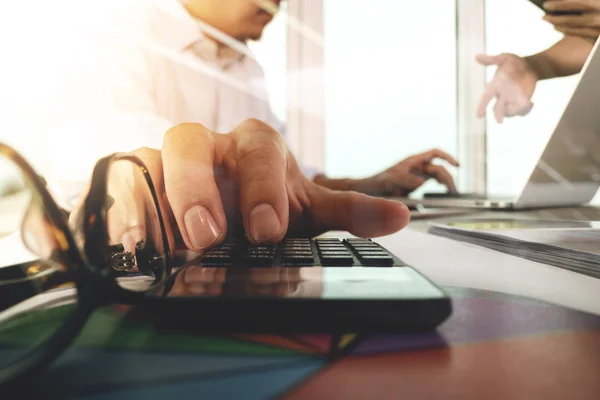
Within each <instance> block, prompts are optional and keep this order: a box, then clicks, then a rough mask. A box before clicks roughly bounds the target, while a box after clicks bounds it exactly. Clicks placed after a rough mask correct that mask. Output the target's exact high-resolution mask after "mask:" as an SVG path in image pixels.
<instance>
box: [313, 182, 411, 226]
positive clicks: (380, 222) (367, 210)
mask: <svg viewBox="0 0 600 400" xmlns="http://www.w3.org/2000/svg"><path fill="white" fill-rule="evenodd" d="M311 197H313V198H312V205H313V207H312V210H311V213H312V217H313V221H315V224H317V226H315V228H317V229H318V230H324V231H327V230H342V231H348V232H350V233H351V234H353V235H356V236H360V237H379V236H385V235H390V234H392V233H395V232H398V231H399V230H400V229H402V228H404V227H405V226H406V225H407V224H408V222H409V221H410V211H409V210H408V208H407V207H406V206H405V205H404V204H403V203H401V202H399V201H392V200H386V199H382V198H376V197H370V196H367V195H364V194H361V193H357V192H349V191H343V192H342V191H333V190H329V189H326V188H323V187H317V188H315V191H314V193H313V196H311Z"/></svg>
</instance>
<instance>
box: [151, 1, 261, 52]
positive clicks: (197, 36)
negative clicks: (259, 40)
mask: <svg viewBox="0 0 600 400" xmlns="http://www.w3.org/2000/svg"><path fill="white" fill-rule="evenodd" d="M155 2H156V3H157V6H158V14H157V16H156V20H155V21H152V24H153V26H154V27H155V31H156V33H157V40H159V41H160V42H161V43H163V44H164V45H166V46H168V47H169V48H171V49H172V50H175V51H178V52H183V51H186V50H190V49H193V50H194V53H195V54H197V55H199V56H201V57H202V58H204V59H207V60H210V61H216V62H219V63H226V64H231V63H235V62H241V61H243V59H244V58H245V57H246V56H247V55H250V54H251V53H250V49H249V48H248V47H247V46H246V45H244V44H241V43H239V42H237V43H236V44H235V45H236V47H237V49H239V50H240V51H238V50H236V49H234V48H231V47H227V48H226V50H225V51H224V52H223V51H222V52H221V56H222V57H221V59H220V60H219V59H218V58H217V52H218V46H217V44H216V43H215V42H214V41H213V40H212V39H209V38H208V37H207V36H206V33H207V32H209V31H210V32H211V33H212V34H213V36H222V37H226V34H224V33H223V32H221V31H218V30H217V29H216V28H214V27H212V26H210V25H208V24H206V23H205V22H203V21H199V20H197V19H195V18H194V17H192V16H191V15H190V14H189V13H188V12H187V10H186V9H185V7H184V6H183V4H182V0H155ZM230 40H231V41H235V39H230Z"/></svg>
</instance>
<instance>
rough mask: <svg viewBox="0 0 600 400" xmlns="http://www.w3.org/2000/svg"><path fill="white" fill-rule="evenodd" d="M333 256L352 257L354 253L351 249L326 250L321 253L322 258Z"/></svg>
mask: <svg viewBox="0 0 600 400" xmlns="http://www.w3.org/2000/svg"><path fill="white" fill-rule="evenodd" d="M332 256H346V257H352V254H351V253H350V252H349V251H326V252H323V253H321V258H323V257H332Z"/></svg>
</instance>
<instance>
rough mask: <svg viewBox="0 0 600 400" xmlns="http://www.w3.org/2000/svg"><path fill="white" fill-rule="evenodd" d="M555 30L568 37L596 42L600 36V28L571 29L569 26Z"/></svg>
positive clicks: (557, 27)
mask: <svg viewBox="0 0 600 400" xmlns="http://www.w3.org/2000/svg"><path fill="white" fill-rule="evenodd" d="M554 29H556V31H558V32H561V33H564V34H565V35H567V36H578V37H583V38H586V39H592V40H596V39H597V38H598V36H599V35H600V28H570V27H567V26H556V27H555V28H554Z"/></svg>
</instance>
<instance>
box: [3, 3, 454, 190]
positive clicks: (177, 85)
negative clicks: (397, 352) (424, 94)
mask: <svg viewBox="0 0 600 400" xmlns="http://www.w3.org/2000/svg"><path fill="white" fill-rule="evenodd" d="M34 3H38V4H37V5H36V6H35V7H32V10H35V15H27V17H28V19H27V21H29V23H28V24H27V26H30V31H29V37H28V39H29V43H28V44H27V45H21V46H19V52H25V53H26V54H27V55H28V56H29V59H30V62H26V63H25V64H27V68H33V69H34V70H35V73H34V74H32V75H31V76H28V77H27V80H26V82H24V83H23V84H24V85H26V86H28V87H30V88H31V92H32V93H33V95H34V97H35V98H36V99H37V101H35V102H34V103H33V104H27V105H26V107H27V108H28V113H29V117H30V118H35V119H37V120H38V121H39V123H38V125H39V126H38V127H32V128H30V130H31V131H34V132H46V141H45V143H44V145H40V146H41V147H42V149H43V150H44V152H45V153H47V154H46V155H45V156H49V157H50V158H51V160H49V161H47V164H46V165H48V170H47V171H45V172H48V173H49V172H50V170H52V171H53V173H54V175H55V177H56V179H58V180H61V181H62V182H63V187H65V186H66V187H67V188H68V189H67V191H68V193H69V194H75V193H78V192H79V189H80V182H86V181H87V180H88V179H89V176H88V174H89V172H90V171H91V167H92V163H93V161H94V160H95V159H96V158H98V157H99V156H101V155H103V154H107V153H110V152H113V151H114V150H116V149H117V150H118V149H122V150H125V151H129V150H132V149H135V148H139V147H144V146H146V147H151V148H156V149H159V148H161V146H162V142H163V136H164V134H165V132H166V131H167V130H168V129H169V128H171V127H173V126H175V125H177V124H180V123H186V122H198V123H201V124H203V126H205V127H206V128H207V129H209V130H211V131H214V132H221V133H224V132H229V131H231V130H232V129H233V128H234V127H236V126H237V125H238V124H240V123H241V122H242V121H244V120H247V119H250V118H254V119H257V120H260V121H263V122H265V123H267V124H268V125H270V126H272V127H273V128H274V129H275V130H276V131H277V132H279V133H280V134H282V135H283V136H284V138H285V136H286V129H285V126H283V125H282V123H281V122H280V121H278V120H277V118H276V117H275V116H274V114H273V113H272V111H271V108H270V105H269V102H268V98H267V91H266V85H265V78H264V75H263V70H262V68H261V66H260V65H259V64H258V62H257V61H256V59H255V58H254V55H253V54H252V52H251V51H250V50H249V48H248V46H247V43H248V42H249V41H255V40H260V39H261V37H262V35H263V31H264V29H265V27H266V26H267V25H268V24H269V23H270V22H271V21H272V19H273V17H274V15H275V14H276V12H277V11H278V7H279V5H280V3H281V1H280V0H274V1H264V0H261V1H259V0H105V1H102V2H93V3H92V2H91V1H86V0H58V1H55V2H45V1H41V0H38V1H37V2H34ZM30 5H31V4H30ZM32 18H33V20H32ZM36 18H38V20H36ZM31 32H35V33H31ZM25 33H26V34H27V32H25ZM34 66H35V67H34ZM15 69H17V68H15ZM365 78H366V77H365ZM19 92H21V93H22V92H23V91H22V87H20V88H19ZM43 93H45V95H44V94H43ZM355 95H360V94H355ZM28 100H31V99H28ZM365 140H368V139H367V137H366V136H365ZM36 142H38V143H39V141H38V140H36ZM385 145H386V144H385V143H382V146H385ZM436 159H441V160H445V161H446V162H447V163H449V164H451V165H453V166H458V163H457V161H456V160H455V159H454V158H453V157H452V156H450V155H449V154H446V153H445V152H443V151H440V150H430V151H427V152H424V153H422V154H418V155H415V156H413V157H409V158H407V159H405V160H403V161H401V162H399V163H398V164H396V165H394V166H391V167H390V168H389V169H387V170H385V171H382V172H381V173H378V174H376V175H374V176H371V177H367V178H364V179H331V178H329V177H327V176H325V175H324V174H323V173H322V172H321V171H316V170H314V169H312V168H310V167H307V166H303V167H302V170H303V172H304V174H305V175H306V176H307V177H308V178H309V179H310V180H312V181H314V182H315V183H317V184H318V185H321V186H323V187H326V188H330V189H336V190H352V191H358V192H362V193H367V194H373V195H395V196H405V195H408V194H409V193H410V192H412V191H413V190H415V189H416V188H418V187H419V186H421V185H422V184H423V183H424V182H425V181H426V180H427V179H430V178H433V179H436V180H437V181H439V182H440V183H442V184H444V185H446V186H447V187H448V188H449V190H450V191H454V190H455V185H454V181H453V178H452V176H451V174H450V173H449V172H448V171H447V169H446V168H444V167H443V166H442V165H438V164H435V163H434V161H435V160H436ZM65 176H66V177H69V178H68V179H67V178H63V177H65ZM51 179H52V178H51ZM49 180H50V179H49ZM65 180H70V182H66V183H65ZM71 181H72V182H71ZM71 184H72V186H73V187H70V188H69V186H70V185H71Z"/></svg>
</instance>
